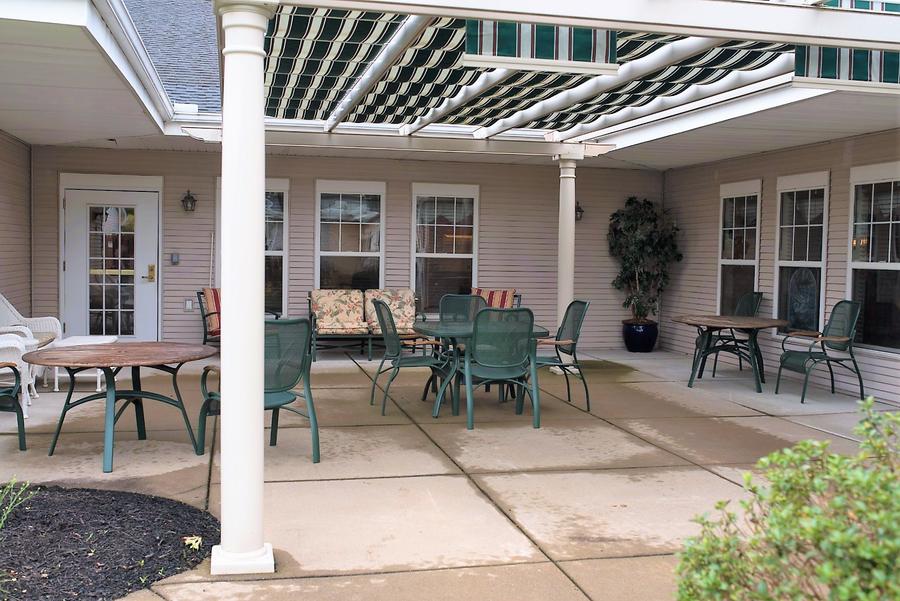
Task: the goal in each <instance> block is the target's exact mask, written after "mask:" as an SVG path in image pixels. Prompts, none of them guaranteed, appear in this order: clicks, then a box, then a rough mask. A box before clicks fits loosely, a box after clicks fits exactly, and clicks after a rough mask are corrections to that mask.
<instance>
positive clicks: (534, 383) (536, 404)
mask: <svg viewBox="0 0 900 601" xmlns="http://www.w3.org/2000/svg"><path fill="white" fill-rule="evenodd" d="M540 394H541V392H540V389H539V388H538V376H537V367H536V366H535V363H534V357H532V361H531V407H532V425H533V426H534V427H535V428H540V427H541V396H540Z"/></svg>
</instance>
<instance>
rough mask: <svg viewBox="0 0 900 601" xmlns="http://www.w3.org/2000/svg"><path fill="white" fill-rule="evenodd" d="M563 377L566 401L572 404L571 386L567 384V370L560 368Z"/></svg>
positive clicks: (564, 367)
mask: <svg viewBox="0 0 900 601" xmlns="http://www.w3.org/2000/svg"><path fill="white" fill-rule="evenodd" d="M562 372H563V377H564V378H565V379H566V400H567V401H568V402H569V404H571V403H572V386H571V385H570V384H569V368H568V367H566V366H565V365H563V366H562Z"/></svg>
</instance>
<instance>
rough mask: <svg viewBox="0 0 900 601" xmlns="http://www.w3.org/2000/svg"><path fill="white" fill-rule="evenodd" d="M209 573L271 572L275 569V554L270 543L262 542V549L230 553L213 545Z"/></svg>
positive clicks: (219, 546)
mask: <svg viewBox="0 0 900 601" xmlns="http://www.w3.org/2000/svg"><path fill="white" fill-rule="evenodd" d="M209 571H210V573H211V574H212V575H214V576H218V575H224V574H271V573H273V572H274V571H275V555H274V554H273V553H272V544H271V543H263V546H262V549H258V550H256V551H251V552H249V553H230V552H228V551H226V550H225V549H224V548H222V545H215V546H214V547H213V549H212V561H211V563H210V570H209Z"/></svg>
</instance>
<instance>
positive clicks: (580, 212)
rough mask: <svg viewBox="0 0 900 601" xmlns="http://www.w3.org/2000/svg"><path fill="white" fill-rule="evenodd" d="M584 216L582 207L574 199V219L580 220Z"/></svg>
mask: <svg viewBox="0 0 900 601" xmlns="http://www.w3.org/2000/svg"><path fill="white" fill-rule="evenodd" d="M583 218H584V207H582V206H581V203H580V202H578V201H577V200H576V201H575V221H581V220H582V219H583Z"/></svg>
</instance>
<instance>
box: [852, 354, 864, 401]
mask: <svg viewBox="0 0 900 601" xmlns="http://www.w3.org/2000/svg"><path fill="white" fill-rule="evenodd" d="M850 361H852V362H853V371H855V372H856V379H857V380H859V398H860V399H863V400H865V398H866V389H865V388H864V387H863V379H862V372H860V371H859V365H857V364H856V357H854V356H853V355H850Z"/></svg>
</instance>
